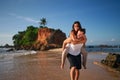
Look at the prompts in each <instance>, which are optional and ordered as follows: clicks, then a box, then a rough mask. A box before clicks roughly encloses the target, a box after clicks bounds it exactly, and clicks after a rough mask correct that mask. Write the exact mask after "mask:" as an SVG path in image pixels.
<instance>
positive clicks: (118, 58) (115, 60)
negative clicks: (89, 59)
mask: <svg viewBox="0 0 120 80" xmlns="http://www.w3.org/2000/svg"><path fill="white" fill-rule="evenodd" d="M101 63H103V64H105V65H107V66H109V67H112V68H115V69H117V70H119V71H120V54H114V53H109V54H108V55H107V57H106V59H104V60H102V61H101Z"/></svg>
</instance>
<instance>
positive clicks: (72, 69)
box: [70, 67, 76, 80]
mask: <svg viewBox="0 0 120 80" xmlns="http://www.w3.org/2000/svg"><path fill="white" fill-rule="evenodd" d="M75 69H76V68H75V67H71V69H70V78H71V80H75Z"/></svg>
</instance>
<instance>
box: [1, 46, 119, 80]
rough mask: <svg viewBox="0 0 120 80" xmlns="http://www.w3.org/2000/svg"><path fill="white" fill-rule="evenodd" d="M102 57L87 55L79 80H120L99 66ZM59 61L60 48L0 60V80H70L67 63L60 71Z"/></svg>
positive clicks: (111, 72)
mask: <svg viewBox="0 0 120 80" xmlns="http://www.w3.org/2000/svg"><path fill="white" fill-rule="evenodd" d="M103 55H104V56H103ZM103 55H102V56H101V53H88V60H87V69H81V71H80V78H79V80H120V73H118V72H114V71H112V70H108V69H107V68H106V67H104V66H103V65H101V64H99V62H100V60H101V59H102V58H104V57H105V56H106V54H103ZM60 59H61V48H59V49H52V50H49V51H39V52H38V53H37V54H32V55H24V56H19V57H15V58H13V59H9V60H1V61H0V80H70V77H69V63H68V61H67V60H66V63H65V68H64V69H63V70H61V68H60Z"/></svg>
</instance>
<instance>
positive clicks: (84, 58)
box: [81, 47, 87, 69]
mask: <svg viewBox="0 0 120 80" xmlns="http://www.w3.org/2000/svg"><path fill="white" fill-rule="evenodd" d="M81 52H82V55H83V56H82V57H83V58H82V59H83V67H84V69H86V63H87V51H86V50H85V47H82V48H81Z"/></svg>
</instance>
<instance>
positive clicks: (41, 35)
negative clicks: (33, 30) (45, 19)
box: [34, 28, 66, 50]
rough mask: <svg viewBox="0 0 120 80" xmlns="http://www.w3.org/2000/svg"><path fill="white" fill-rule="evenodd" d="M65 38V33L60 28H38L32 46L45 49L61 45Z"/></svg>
mask: <svg viewBox="0 0 120 80" xmlns="http://www.w3.org/2000/svg"><path fill="white" fill-rule="evenodd" d="M65 39H66V35H65V33H63V32H62V31H61V30H60V29H57V30H55V29H51V28H40V29H39V30H38V38H37V41H36V43H35V44H34V48H35V49H37V50H46V49H50V48H57V47H61V46H62V43H63V41H64V40H65Z"/></svg>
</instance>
